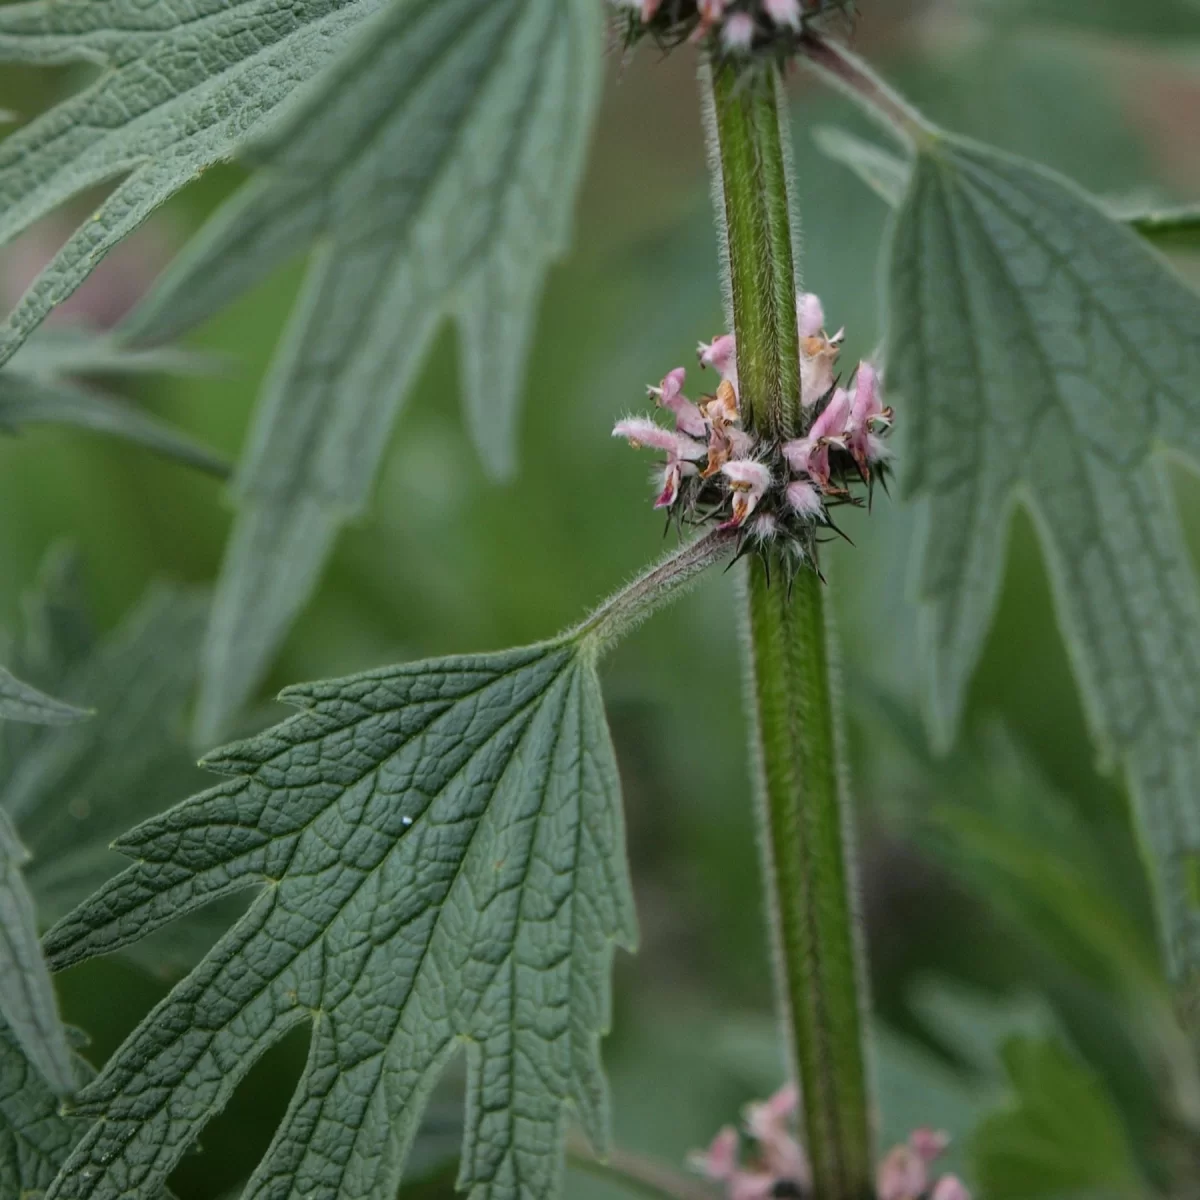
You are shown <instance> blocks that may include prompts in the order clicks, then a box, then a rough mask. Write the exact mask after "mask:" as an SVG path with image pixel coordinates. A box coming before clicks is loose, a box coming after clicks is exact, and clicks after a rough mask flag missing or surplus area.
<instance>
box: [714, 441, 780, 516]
mask: <svg viewBox="0 0 1200 1200" xmlns="http://www.w3.org/2000/svg"><path fill="white" fill-rule="evenodd" d="M721 474H722V475H724V476H725V478H726V479H728V480H729V490H730V491H731V492H732V493H733V516H732V517H730V519H729V520H728V521H725V522H723V523H722V524H721V525H720V526H719V528H721V529H736V528H737V527H738V526H739V525H741V524H742V523H743V522H744V521H745V520H746V518H747V517H748V516H750V514H751V513H752V512H753V511H754V510H755V508H757V507H758V502H759V501H760V500H761V499H762V498H763V494H764V493H765V492H766V490H767V488H769V487H770V486H771V472H770V471H769V470H768V469H767V468H766V467H764V466H763V464H762V463H757V462H752V461H751V460H750V459H745V458H738V459H734V460H733V461H732V462H727V463H725V464H724V465H723V466H722V467H721Z"/></svg>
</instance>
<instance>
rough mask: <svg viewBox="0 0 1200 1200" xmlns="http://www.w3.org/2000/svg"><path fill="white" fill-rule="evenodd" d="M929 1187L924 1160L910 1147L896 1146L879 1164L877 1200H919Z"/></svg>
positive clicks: (876, 1185) (876, 1180) (876, 1183)
mask: <svg viewBox="0 0 1200 1200" xmlns="http://www.w3.org/2000/svg"><path fill="white" fill-rule="evenodd" d="M928 1186H929V1174H928V1172H927V1171H926V1169H925V1160H924V1159H923V1158H922V1157H921V1156H920V1155H919V1154H917V1153H916V1152H915V1151H914V1150H913V1149H912V1148H911V1147H910V1146H896V1147H895V1148H894V1149H893V1150H890V1151H889V1152H888V1155H887V1157H886V1158H885V1159H884V1160H883V1162H881V1163H880V1164H879V1170H878V1172H877V1173H876V1176H875V1194H876V1197H877V1200H919V1198H920V1197H921V1196H922V1195H924V1193H925V1189H926V1188H927V1187H928Z"/></svg>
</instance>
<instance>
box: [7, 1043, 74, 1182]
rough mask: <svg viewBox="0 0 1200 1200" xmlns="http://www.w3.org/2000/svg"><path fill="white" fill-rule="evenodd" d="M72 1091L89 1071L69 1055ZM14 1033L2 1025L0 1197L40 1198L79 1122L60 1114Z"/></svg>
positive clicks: (57, 1102) (72, 1140)
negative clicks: (70, 1058)
mask: <svg viewBox="0 0 1200 1200" xmlns="http://www.w3.org/2000/svg"><path fill="white" fill-rule="evenodd" d="M71 1070H72V1075H71V1083H72V1088H74V1087H75V1086H82V1085H83V1084H84V1083H86V1082H87V1080H88V1079H89V1078H90V1076H91V1071H90V1070H89V1069H88V1067H87V1065H86V1064H85V1063H84V1062H83V1060H82V1059H80V1058H78V1057H74V1056H73V1057H72V1060H71ZM59 1108H60V1101H59V1099H58V1097H57V1096H56V1095H55V1094H54V1093H53V1092H52V1091H51V1090H50V1089H49V1088H48V1087H47V1086H46V1083H45V1081H44V1080H43V1079H42V1078H41V1077H40V1076H39V1075H38V1074H37V1073H36V1071H35V1070H34V1069H33V1067H32V1066H31V1065H30V1063H29V1060H28V1059H27V1058H26V1057H25V1055H24V1054H23V1053H22V1052H21V1047H20V1046H19V1045H18V1044H17V1041H16V1039H15V1038H14V1037H13V1034H12V1031H11V1030H10V1029H9V1028H8V1027H7V1026H6V1025H4V1023H3V1022H0V1196H5V1197H13V1198H14V1200H40V1198H41V1196H42V1194H43V1192H44V1190H45V1189H46V1188H48V1187H49V1186H50V1184H51V1182H52V1181H53V1179H54V1176H55V1175H56V1174H57V1172H58V1169H59V1167H61V1166H62V1164H63V1162H64V1161H65V1160H66V1157H67V1154H68V1152H69V1151H70V1149H71V1147H72V1146H73V1145H74V1144H75V1142H76V1140H77V1139H78V1138H79V1135H80V1134H81V1133H82V1132H83V1128H84V1125H83V1122H81V1121H80V1120H78V1119H77V1118H74V1117H66V1116H64V1115H63V1114H62V1113H61V1112H60V1111H59Z"/></svg>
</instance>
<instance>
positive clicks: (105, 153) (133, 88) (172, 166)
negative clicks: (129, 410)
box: [0, 0, 380, 363]
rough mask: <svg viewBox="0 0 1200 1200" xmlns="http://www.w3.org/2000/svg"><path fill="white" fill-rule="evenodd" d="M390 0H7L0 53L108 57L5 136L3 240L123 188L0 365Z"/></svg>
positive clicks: (50, 59) (68, 253)
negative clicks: (89, 194)
mask: <svg viewBox="0 0 1200 1200" xmlns="http://www.w3.org/2000/svg"><path fill="white" fill-rule="evenodd" d="M379 7H380V0H297V2H296V3H293V4H288V5H287V6H286V7H284V8H282V9H281V8H280V6H279V5H278V4H277V3H275V2H274V0H200V2H199V3H198V4H192V5H186V6H182V7H180V6H177V5H173V4H170V3H168V2H167V0H150V2H149V3H145V2H143V0H30V2H28V3H23V4H9V5H4V6H2V7H0V62H16V63H31V64H41V65H46V66H50V65H56V64H60V63H88V64H90V65H92V66H98V67H101V68H102V70H101V71H100V72H99V73H97V74H96V75H95V76H94V78H93V79H92V81H91V82H90V83H88V84H87V85H86V86H85V87H83V88H82V89H81V90H80V91H79V92H77V93H76V94H74V95H72V96H69V97H68V98H67V99H65V100H63V101H62V102H61V103H60V104H58V105H57V106H55V107H54V108H52V109H51V110H50V111H49V112H47V113H44V114H43V115H42V116H40V117H38V118H36V119H35V120H33V121H31V122H30V123H29V124H28V125H26V126H24V127H22V128H20V129H18V130H16V131H15V132H14V133H12V134H10V135H9V136H8V137H6V138H5V139H4V141H3V142H2V143H0V245H3V244H4V243H5V242H8V241H10V240H11V239H12V238H13V237H15V236H16V235H17V234H18V233H20V232H21V231H22V230H24V229H27V228H28V227H29V226H30V225H32V224H33V222H34V221H36V220H38V219H39V218H40V217H43V216H46V215H47V214H48V213H51V212H53V211H54V210H55V209H56V208H58V207H59V206H61V205H63V204H65V203H66V202H67V201H68V200H71V199H72V198H73V197H76V196H79V195H80V194H82V193H84V192H85V191H86V190H87V189H90V188H93V187H97V186H100V185H115V186H114V187H113V188H112V191H111V192H110V194H109V195H108V197H107V198H106V199H105V200H104V201H103V202H102V203H101V204H100V205H99V207H98V208H97V209H96V212H95V214H94V215H93V216H92V217H91V218H90V219H89V220H88V221H86V222H85V223H84V224H83V225H81V226H80V228H79V229H78V230H77V231H76V232H75V233H74V234H73V235H72V236H71V238H70V239H69V240H68V241H67V243H66V244H65V245H64V246H63V247H62V249H61V250H60V251H59V252H58V253H57V254H56V255H55V257H54V260H53V261H52V262H51V263H50V264H49V266H47V267H46V269H45V270H44V271H43V272H42V274H41V275H40V276H39V277H38V279H37V280H36V281H35V282H34V284H33V285H32V286H31V287H30V289H29V291H28V292H27V293H26V295H25V296H24V298H23V299H22V300H21V302H20V304H19V305H18V306H17V308H16V310H15V311H14V312H13V313H12V315H11V316H10V317H9V318H8V320H7V322H5V323H4V325H3V326H0V363H3V362H5V361H6V360H7V359H9V358H10V357H11V356H12V355H13V354H14V353H15V352H16V350H17V348H18V347H19V346H20V345H21V343H22V342H23V341H24V340H25V338H26V337H28V335H29V334H30V333H31V332H32V330H33V329H35V328H36V327H37V325H38V324H40V323H41V321H42V320H43V319H44V318H45V316H46V314H47V313H48V312H49V311H50V310H51V308H53V307H54V306H55V305H56V304H58V303H59V302H60V301H62V300H64V299H65V298H66V297H67V296H69V295H70V294H71V293H72V292H73V291H74V290H75V288H77V287H78V286H79V284H80V283H82V281H83V280H84V279H85V278H86V277H87V275H88V274H89V272H90V271H91V270H92V269H93V268H94V267H95V265H96V263H97V262H99V260H100V259H101V258H102V257H103V256H104V255H105V254H106V253H107V252H108V251H109V250H111V249H112V247H113V246H114V245H116V243H117V242H119V241H120V240H121V239H122V238H123V237H125V236H126V235H127V234H129V233H131V232H132V231H133V230H134V229H136V228H137V226H138V225H139V224H141V222H142V221H144V220H145V219H146V217H147V216H149V214H150V213H151V212H153V211H154V209H155V208H157V207H158V206H159V205H160V204H162V203H163V202H164V201H165V200H167V199H168V198H169V197H170V196H172V195H173V194H174V193H175V192H177V191H178V190H179V189H180V188H182V187H183V186H184V185H186V184H188V183H190V182H191V181H192V180H193V179H195V178H196V177H197V176H199V175H200V174H201V173H202V172H203V171H205V170H206V169H207V168H209V167H211V166H212V165H213V164H214V163H217V162H221V161H222V160H224V159H227V158H229V157H230V156H231V155H232V153H233V151H234V149H235V148H236V147H237V146H238V145H239V143H240V142H241V141H242V140H243V139H244V138H245V137H246V136H247V135H249V134H250V133H251V132H252V131H255V130H257V129H259V128H261V127H262V126H263V125H264V124H265V123H267V122H268V121H269V120H271V119H273V118H275V117H276V116H278V115H279V114H280V113H281V112H282V111H283V109H284V108H285V106H286V102H287V100H288V99H289V98H290V97H291V95H292V93H293V92H294V91H295V90H296V89H297V88H298V87H300V86H301V85H303V84H306V83H307V82H308V81H309V80H310V79H312V78H313V76H314V75H317V74H319V72H320V70H321V68H322V67H324V66H325V65H326V64H327V63H328V62H329V61H330V59H331V57H332V56H333V55H334V54H335V53H336V52H337V51H339V50H340V49H341V48H342V47H343V46H344V45H345V44H346V41H347V38H348V36H349V35H350V33H351V32H352V31H354V30H355V28H356V27H357V26H359V25H361V24H362V22H363V21H364V20H365V19H366V18H367V17H369V16H371V15H372V14H373V13H374V12H376V11H377V10H378V9H379Z"/></svg>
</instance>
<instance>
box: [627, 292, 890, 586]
mask: <svg viewBox="0 0 1200 1200" xmlns="http://www.w3.org/2000/svg"><path fill="white" fill-rule="evenodd" d="M796 323H797V331H798V334H799V339H800V363H799V367H800V401H801V410H802V413H803V425H804V429H803V432H802V433H801V436H799V437H797V438H794V439H791V440H787V441H782V442H780V441H775V440H771V439H766V438H760V437H757V436H755V435H754V434H752V433H751V432H750V431H748V430H746V429H744V428H743V427H742V418H741V409H740V406H739V395H738V372H737V345H736V343H735V341H734V337H733V335H732V334H729V333H723V334H721V335H720V336H718V337H716V338H714V339H713V340H712V341H711V342H701V343H700V346H699V351H698V353H699V358H700V366H701V367H702V368H711V369H713V370H715V371H716V373H717V374H718V375H719V376H720V382H719V384H718V385H717V387H716V389H715V392H714V393H713V394H712V395H706V396H702V397H701V398H700V400H699V402H698V403H693V402H692V401H691V400H689V399H688V398H687V396H685V395H684V392H683V388H684V385H685V383H686V381H687V372H686V371H685V370H684V368H683V367H676V368H675V369H674V370H673V371H669V372H668V373H667V375H666V377H665V378H664V379H663V380H662V382H661V383H660V384H659V385H658V386H657V387H651V388H649V389H648V391H649V394H650V396H651V397H652V398H653V399H654V400H655V402H656V403H657V405H658V406H659V407H660V408H662V409H664V410H666V412H667V413H668V414H669V415H670V416H671V418H673V424H674V427H673V428H667V427H665V426H663V425H661V424H659V423H658V422H657V421H654V420H651V419H650V418H649V417H626V418H625V419H624V420H621V421H618V422H617V424H616V426H615V427H614V428H613V435H614V436H615V437H623V438H626V439H627V440H628V441H629V443H630V444H631V445H632V446H634V447H640V446H649V447H651V448H652V449H655V450H661V451H662V452H663V453H664V454H665V455H666V458H665V460H664V462H663V464H662V470H661V475H660V476H658V477H657V478H656V484H655V486H656V489H657V492H658V499H657V500H656V501H655V507H657V508H663V509H667V510H668V511H669V512H670V513H671V514H672V515H673V516H675V517H676V518H677V519H678V520H680V521H687V522H689V523H693V524H699V523H705V522H710V521H711V522H715V523H716V524H717V525H718V528H721V529H737V530H739V531H740V532H742V533H743V534H744V535H745V537H746V539H748V542H749V544H752V545H757V546H758V547H763V546H765V545H768V544H771V543H777V544H779V545H781V546H782V547H784V548H785V549H786V550H787V551H788V555H787V557H788V559H789V561H791V562H792V563H793V564H794V565H798V564H799V563H801V562H808V563H809V564H810V565H812V566H813V567H814V569H815V568H816V553H815V547H816V543H817V541H818V534H819V533H821V531H823V530H825V529H832V530H834V531H836V526H835V525H834V524H833V521H832V519H831V517H830V509H831V508H834V507H836V506H837V505H839V504H855V505H861V504H862V503H863V498H862V495H861V493H862V492H863V491H865V492H866V495H867V496H868V497H869V496H870V491H871V488H872V486H873V484H874V481H875V480H876V479H883V480H886V474H887V461H888V448H887V445H886V444H885V442H884V440H883V438H884V435H885V434H886V433H887V431H888V430H889V429H890V428H891V423H892V410H891V409H890V408H886V407H884V404H883V400H882V391H881V385H880V379H879V373H878V372H877V371H876V370H875V368H874V367H872V366H871V364H870V363H868V362H861V363H859V364H858V369H857V370H856V372H855V373H854V377H853V380H852V381H851V386H850V387H849V388H844V387H841V386H839V383H838V379H837V376H836V374H835V368H836V365H837V359H838V354H839V352H840V349H841V342H842V331H841V330H838V332H837V333H834V334H829V333H827V332H826V330H825V315H824V312H823V310H822V307H821V301H820V300H819V299H818V298H817V297H816V296H814V295H812V294H811V293H806V294H801V295H798V296H797V297H796Z"/></svg>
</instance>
